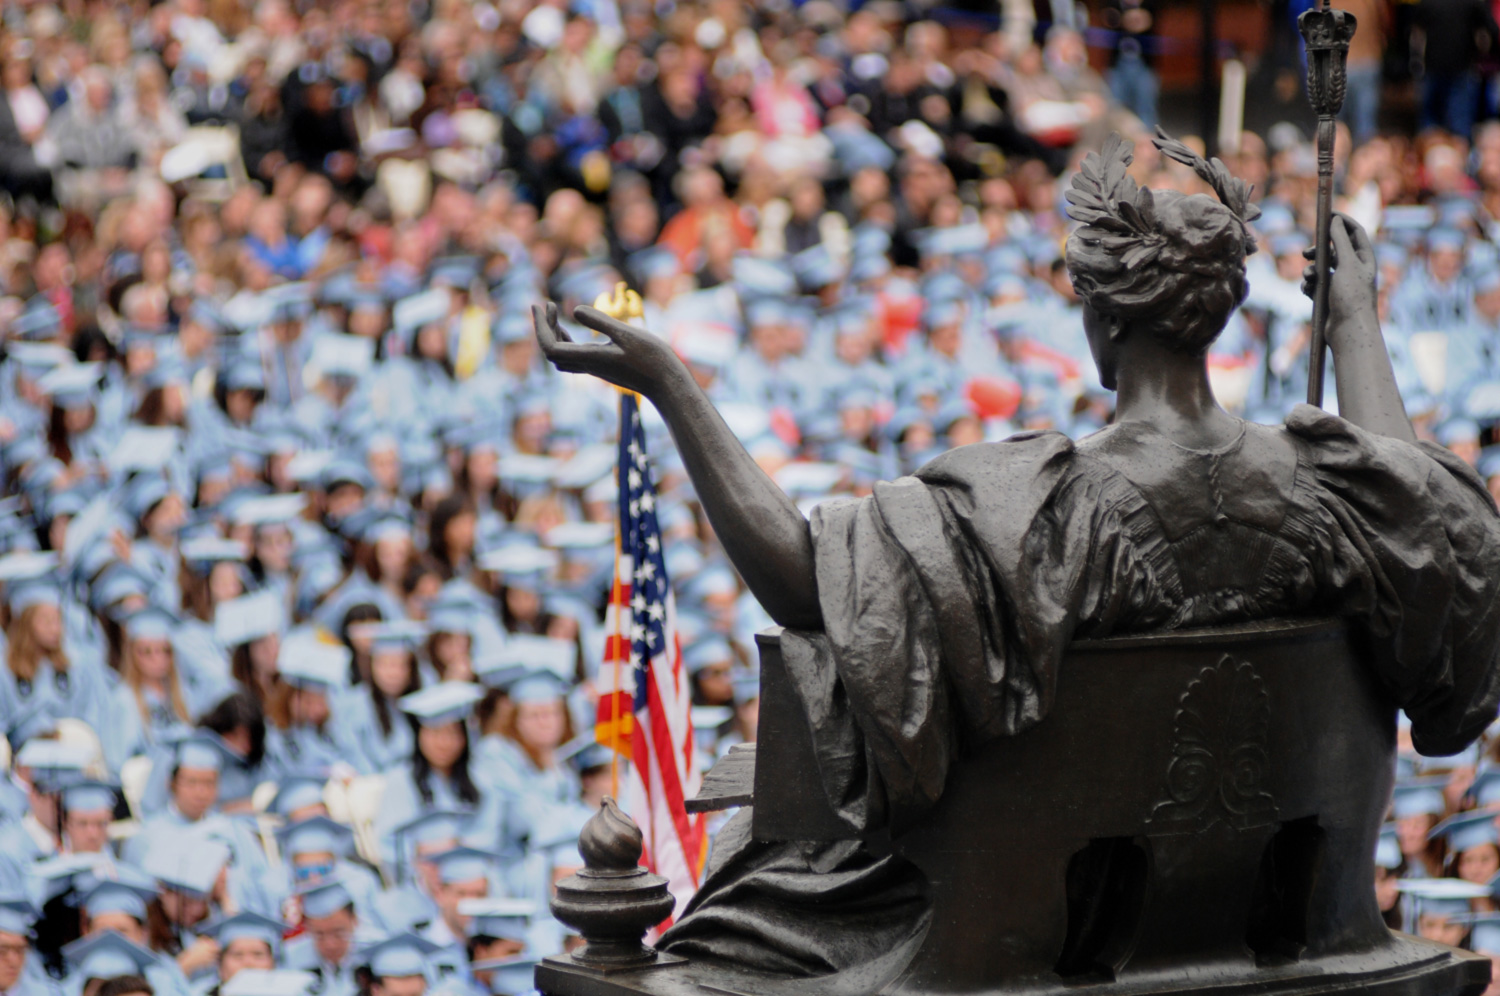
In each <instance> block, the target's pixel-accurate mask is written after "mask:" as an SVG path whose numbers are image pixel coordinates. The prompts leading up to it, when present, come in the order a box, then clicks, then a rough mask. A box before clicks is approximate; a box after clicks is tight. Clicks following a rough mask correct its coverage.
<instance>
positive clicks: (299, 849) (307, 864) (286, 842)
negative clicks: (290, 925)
mask: <svg viewBox="0 0 1500 996" xmlns="http://www.w3.org/2000/svg"><path fill="white" fill-rule="evenodd" d="M276 840H277V844H278V845H279V847H280V848H281V859H282V862H283V863H284V865H285V866H286V867H285V871H284V873H283V875H282V877H281V879H280V880H279V881H278V883H277V885H278V887H279V891H280V894H281V896H282V903H281V908H282V910H283V911H284V915H285V916H287V917H288V919H290V918H292V917H295V916H297V915H298V914H297V911H296V909H295V905H294V904H293V905H288V901H289V900H292V899H293V897H294V895H295V893H296V891H297V890H298V889H302V888H308V887H311V886H314V885H319V884H321V883H323V882H328V881H332V880H334V879H337V880H338V881H340V882H342V883H343V885H344V888H345V889H346V890H348V892H349V894H350V895H351V896H353V898H354V906H355V909H356V910H357V911H358V912H359V914H360V917H361V918H366V919H367V918H372V917H373V916H374V914H375V900H376V897H377V896H379V895H380V892H381V885H380V879H379V877H378V876H376V874H375V873H374V872H373V871H371V870H370V869H369V868H367V867H365V866H364V865H361V864H359V863H357V862H355V861H354V860H352V859H351V857H350V855H351V854H352V852H353V850H354V831H352V830H350V829H349V828H348V827H346V826H344V825H343V824H342V823H336V822H334V821H333V820H331V819H329V818H328V817H327V816H310V817H308V818H306V819H303V820H299V821H298V822H296V823H292V824H289V825H287V826H284V827H282V828H281V829H280V830H278V831H276Z"/></svg>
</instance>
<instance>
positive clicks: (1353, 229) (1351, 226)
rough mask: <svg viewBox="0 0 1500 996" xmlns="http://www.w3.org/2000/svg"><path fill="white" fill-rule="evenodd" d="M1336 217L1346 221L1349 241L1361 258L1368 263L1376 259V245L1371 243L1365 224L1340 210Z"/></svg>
mask: <svg viewBox="0 0 1500 996" xmlns="http://www.w3.org/2000/svg"><path fill="white" fill-rule="evenodd" d="M1334 217H1336V218H1338V219H1339V220H1340V221H1342V222H1343V223H1344V226H1343V227H1344V231H1345V234H1347V235H1348V236H1349V243H1350V245H1351V246H1353V248H1354V252H1355V254H1356V255H1357V256H1359V258H1360V259H1362V260H1364V261H1365V262H1367V263H1373V262H1374V261H1375V247H1374V246H1373V245H1371V244H1370V233H1369V232H1367V231H1365V226H1363V225H1361V224H1360V223H1359V222H1357V221H1355V220H1354V219H1353V218H1351V217H1349V216H1348V215H1346V214H1344V213H1342V212H1339V213H1338V214H1336V215H1335V216H1334Z"/></svg>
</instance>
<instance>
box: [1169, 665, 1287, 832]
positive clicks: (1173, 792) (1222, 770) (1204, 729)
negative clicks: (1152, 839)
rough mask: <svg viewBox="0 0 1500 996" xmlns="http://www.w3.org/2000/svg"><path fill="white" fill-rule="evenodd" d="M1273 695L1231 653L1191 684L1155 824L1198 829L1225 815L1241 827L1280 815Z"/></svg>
mask: <svg viewBox="0 0 1500 996" xmlns="http://www.w3.org/2000/svg"><path fill="white" fill-rule="evenodd" d="M1270 722H1271V700H1270V695H1269V694H1268V693H1267V692H1266V685H1265V682H1264V681H1262V680H1261V677H1260V675H1258V674H1256V673H1255V668H1254V667H1253V666H1252V665H1250V664H1249V663H1248V662H1246V661H1237V660H1235V659H1234V658H1233V657H1231V656H1229V655H1228V654H1225V655H1224V657H1223V658H1222V659H1221V660H1220V661H1219V663H1218V664H1216V665H1214V666H1213V667H1206V668H1204V669H1203V670H1201V671H1199V672H1198V676H1197V677H1196V678H1194V679H1193V680H1192V681H1191V682H1189V683H1188V686H1187V689H1186V690H1185V691H1184V692H1183V693H1182V696H1181V697H1180V698H1179V699H1178V700H1177V714H1176V716H1175V717H1174V719H1173V731H1172V759H1171V761H1170V762H1169V763H1168V765H1167V774H1166V779H1165V782H1166V785H1165V798H1163V799H1162V800H1161V801H1159V802H1158V803H1157V804H1156V805H1155V807H1153V808H1152V810H1151V816H1150V818H1149V821H1148V822H1150V823H1152V824H1153V825H1154V826H1158V827H1161V828H1162V829H1164V830H1166V831H1167V832H1170V833H1197V832H1200V831H1203V830H1207V829H1208V828H1209V827H1212V826H1213V825H1215V824H1216V823H1218V822H1219V821H1221V820H1223V821H1225V822H1227V823H1228V824H1229V825H1230V826H1232V827H1234V828H1235V829H1237V830H1246V829H1249V828H1251V827H1258V826H1265V825H1267V824H1269V823H1272V822H1274V821H1275V820H1276V815H1277V808H1276V800H1275V798H1274V797H1273V796H1272V795H1271V793H1270V792H1269V791H1268V790H1267V788H1266V772H1267V770H1268V768H1269V760H1270V759H1269V756H1268V753H1267V751H1268V747H1267V744H1268V728H1269V726H1270Z"/></svg>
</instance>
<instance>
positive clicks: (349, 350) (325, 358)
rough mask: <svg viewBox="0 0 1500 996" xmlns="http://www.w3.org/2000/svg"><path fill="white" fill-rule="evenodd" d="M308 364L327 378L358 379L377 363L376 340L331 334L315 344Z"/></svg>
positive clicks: (321, 337)
mask: <svg viewBox="0 0 1500 996" xmlns="http://www.w3.org/2000/svg"><path fill="white" fill-rule="evenodd" d="M308 362H309V364H310V365H312V366H313V367H315V368H317V369H318V370H319V371H320V372H321V373H322V374H323V375H324V376H325V377H352V378H358V377H361V376H363V375H364V374H365V373H367V372H368V371H369V369H370V366H371V365H372V364H373V363H374V362H375V340H374V339H368V338H365V337H364V336H357V335H344V334H342V333H336V332H330V333H328V334H326V335H321V336H319V337H318V338H317V339H316V340H315V341H314V342H313V348H312V355H311V357H309V360H308Z"/></svg>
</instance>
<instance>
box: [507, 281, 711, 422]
mask: <svg viewBox="0 0 1500 996" xmlns="http://www.w3.org/2000/svg"><path fill="white" fill-rule="evenodd" d="M531 314H532V318H533V319H534V320H535V322H536V338H537V341H538V342H539V343H541V347H542V353H543V354H544V355H545V356H546V357H547V359H549V360H551V361H552V365H553V366H555V367H557V369H559V370H563V371H566V372H568V373H583V374H593V375H594V376H595V377H599V378H601V379H603V380H607V381H609V382H610V383H611V384H614V385H616V386H618V387H623V388H625V389H626V390H627V391H635V392H637V393H639V394H644V395H645V396H646V397H648V398H649V397H652V396H653V392H654V391H655V390H656V389H658V388H659V387H661V386H662V385H663V384H664V383H666V381H667V380H668V379H669V377H670V375H671V374H672V373H673V372H674V371H676V370H682V369H684V368H683V367H682V361H681V360H679V359H678V358H677V354H676V353H674V352H672V348H671V347H670V346H668V345H667V343H666V342H665V341H664V340H662V339H660V338H658V337H657V336H654V335H652V334H651V333H649V332H646V331H644V330H642V329H638V328H635V327H634V326H631V325H627V324H625V323H624V322H622V321H619V320H617V319H614V318H611V317H609V316H608V315H606V314H605V313H604V312H602V311H599V310H598V309H597V308H589V307H580V308H575V309H574V310H573V317H574V318H575V319H577V321H578V322H579V323H580V324H582V325H584V326H586V327H588V328H591V329H593V330H594V331H595V332H599V333H602V334H603V335H605V336H607V337H608V338H609V342H574V341H573V340H572V339H570V338H569V337H568V333H567V332H565V331H564V330H563V328H562V326H561V325H559V324H558V321H557V305H555V304H553V303H551V302H550V301H549V302H548V303H547V304H546V305H545V306H539V305H534V306H533V307H532V309H531Z"/></svg>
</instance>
